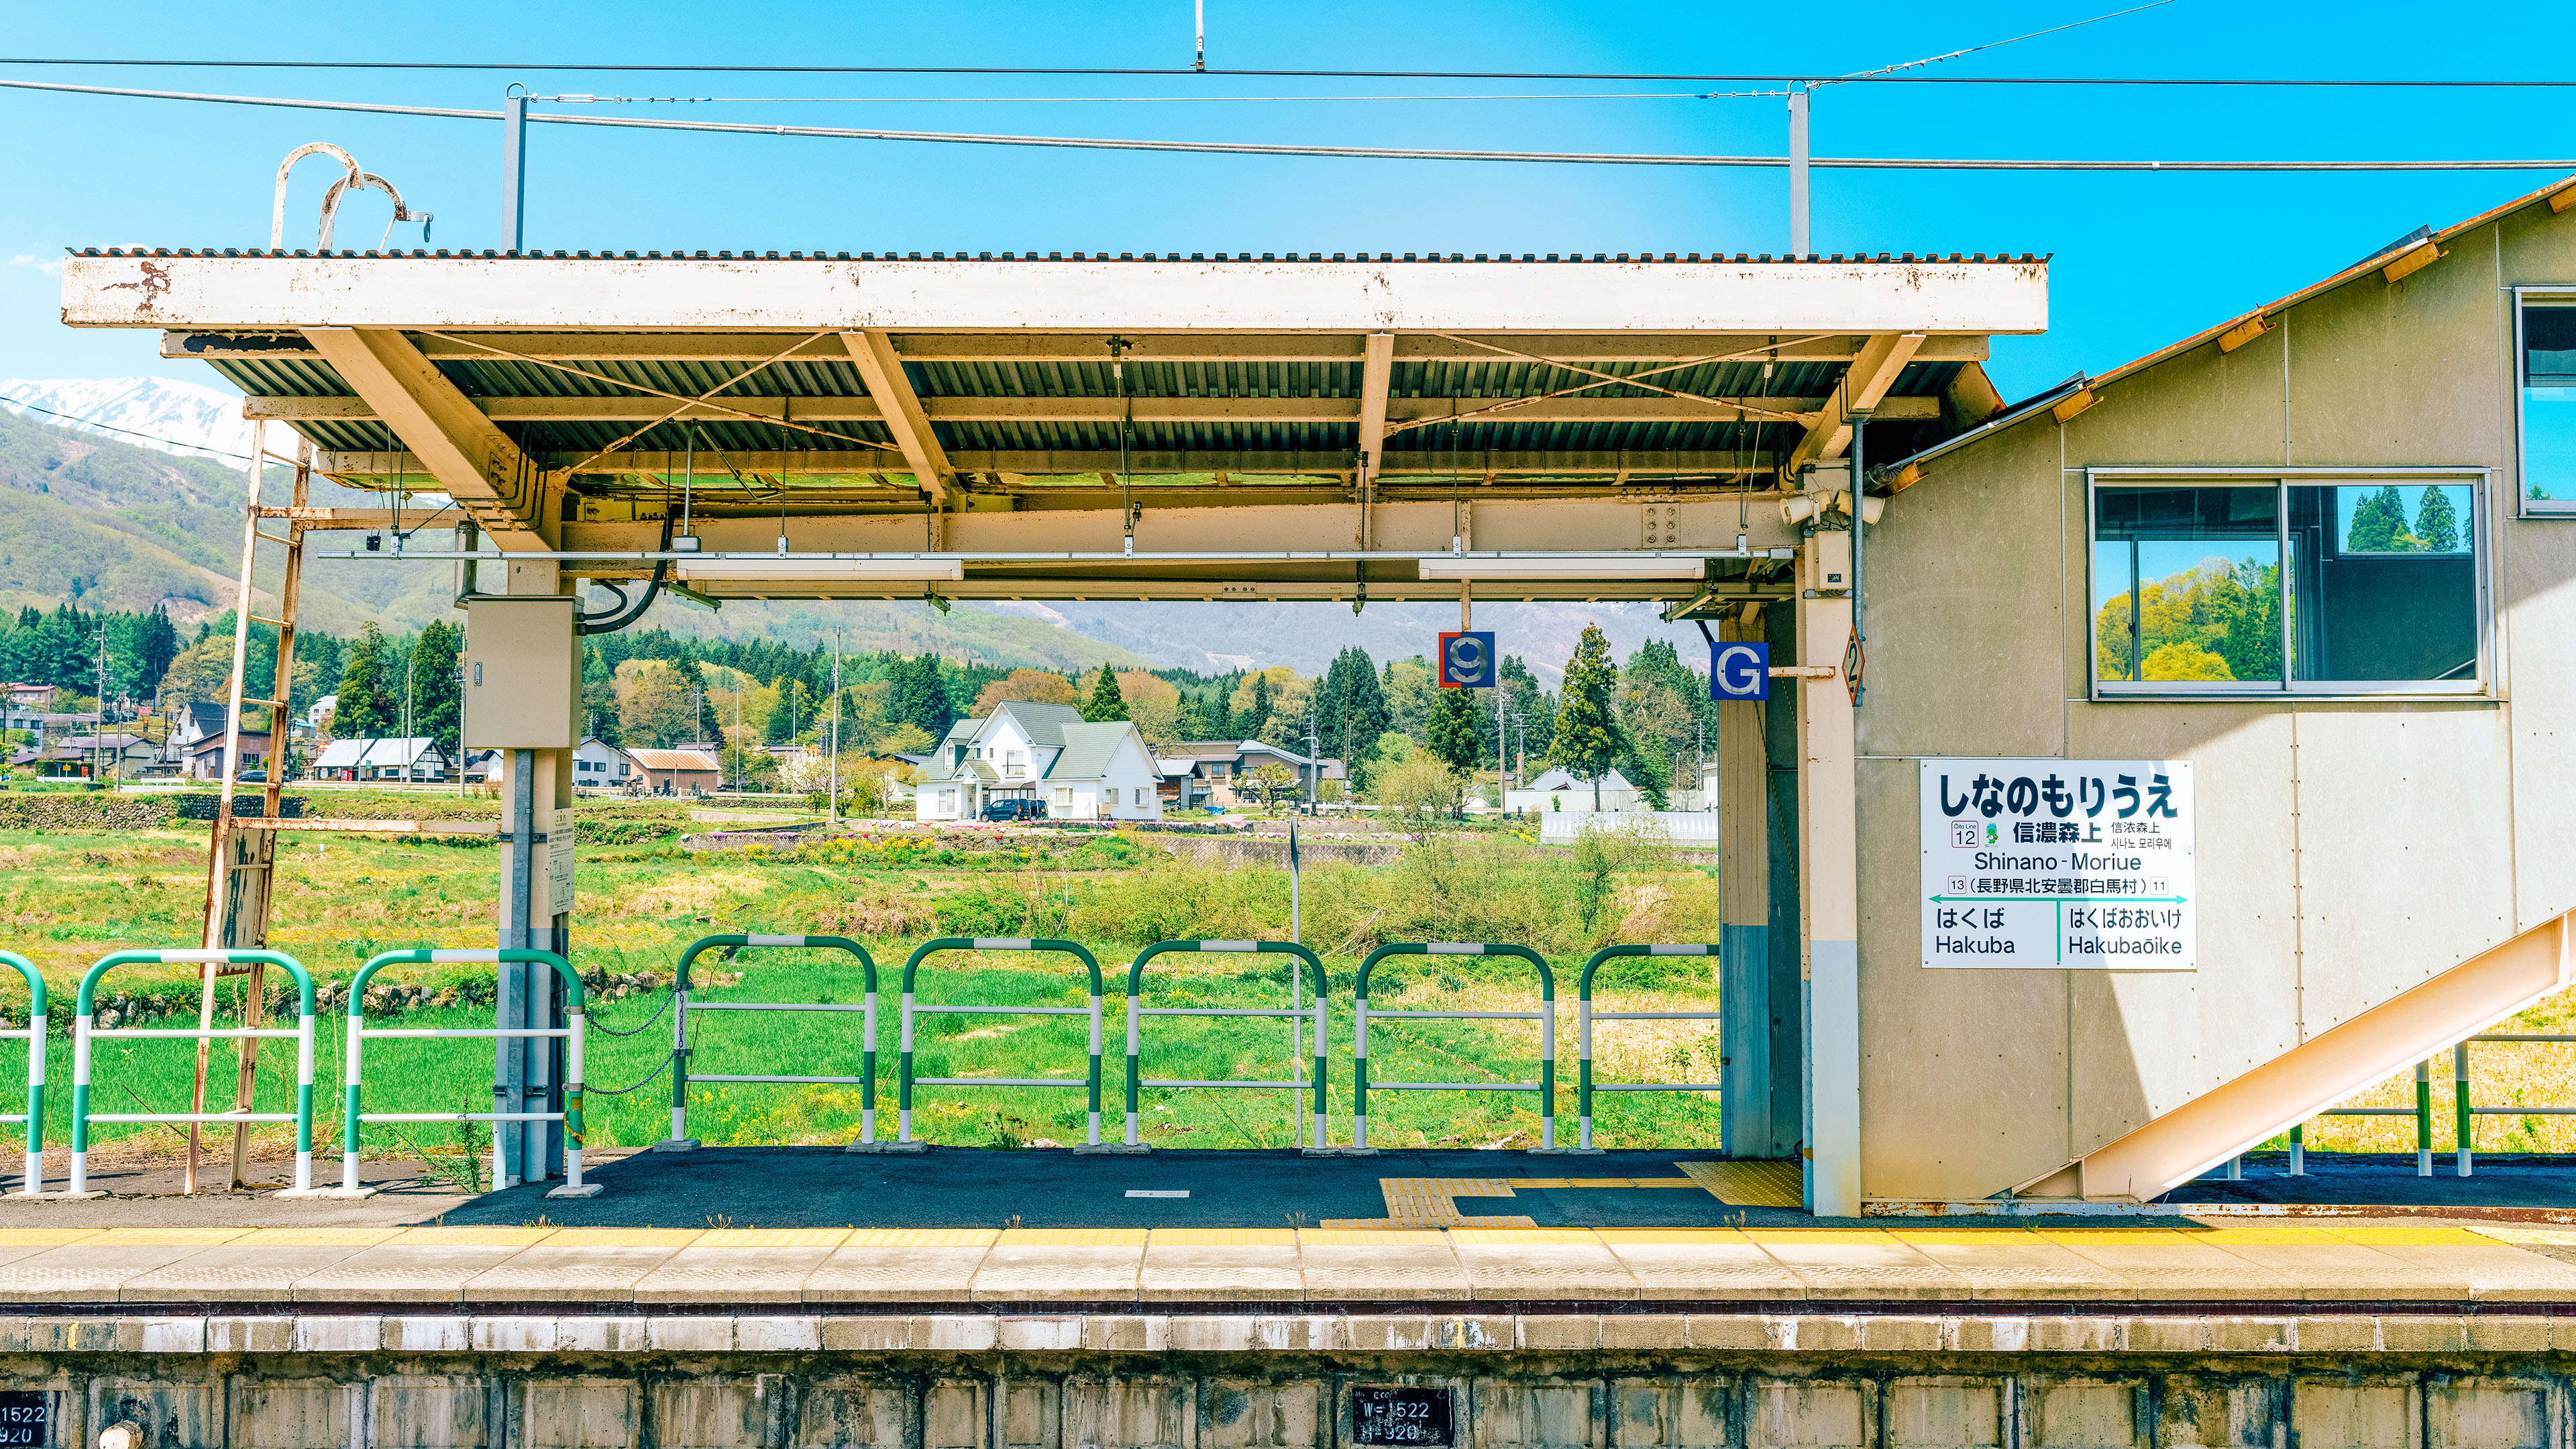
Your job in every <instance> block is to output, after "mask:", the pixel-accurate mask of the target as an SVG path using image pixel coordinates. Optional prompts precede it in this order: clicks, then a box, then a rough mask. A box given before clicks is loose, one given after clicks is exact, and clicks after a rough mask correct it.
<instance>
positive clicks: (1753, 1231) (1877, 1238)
mask: <svg viewBox="0 0 2576 1449" xmlns="http://www.w3.org/2000/svg"><path fill="white" fill-rule="evenodd" d="M1742 1231H1743V1233H1744V1236H1745V1237H1747V1238H1750V1239H1752V1240H1753V1241H1754V1242H1757V1243H1781V1244H1785V1245H1787V1246H1790V1247H1831V1248H1850V1247H1887V1246H1891V1245H1893V1244H1894V1243H1895V1241H1896V1239H1895V1238H1894V1237H1892V1236H1890V1235H1889V1234H1888V1233H1886V1232H1884V1231H1882V1230H1881V1229H1878V1228H1745V1229H1743V1230H1742Z"/></svg>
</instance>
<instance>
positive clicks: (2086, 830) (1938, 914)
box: [1923, 759, 2194, 971]
mask: <svg viewBox="0 0 2576 1449" xmlns="http://www.w3.org/2000/svg"><path fill="white" fill-rule="evenodd" d="M2193 825H2194V817H2193V814H2192V801H2191V762H2190V761H2189V760H1974V759H1970V760H1935V759H1927V760H1925V761H1923V964H1924V965H1926V966H1988V967H1994V966H2001V967H2039V968H2043V969H2047V970H2057V969H2061V968H2068V967H2072V968H2082V969H2091V970H2097V971H2189V970H2191V969H2192V949H2193V939H2192V937H2193V919H2192V904H2193V900H2192V898H2193V889H2192V886H2193V880H2192V866H2191V848H2192V833H2193Z"/></svg>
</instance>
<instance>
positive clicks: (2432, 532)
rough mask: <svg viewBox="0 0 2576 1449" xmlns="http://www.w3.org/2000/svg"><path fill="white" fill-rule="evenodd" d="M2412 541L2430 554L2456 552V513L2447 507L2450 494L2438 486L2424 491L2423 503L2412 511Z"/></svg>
mask: <svg viewBox="0 0 2576 1449" xmlns="http://www.w3.org/2000/svg"><path fill="white" fill-rule="evenodd" d="M2415 541H2416V544H2417V546H2418V547H2421V548H2425V549H2429V550H2431V551H2432V552H2434V553H2458V552H2459V551H2460V515H2459V511H2458V510H2457V509H2455V508H2453V507H2452V506H2451V495H2450V491H2449V490H2448V489H2445V488H2443V487H2442V486H2441V485H2439V484H2435V485H2433V486H2431V487H2429V488H2426V489H2425V490H2424V501H2423V502H2422V503H2421V504H2419V505H2417V507H2416V509H2415Z"/></svg>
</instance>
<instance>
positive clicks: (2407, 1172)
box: [2158, 1152, 2576, 1209]
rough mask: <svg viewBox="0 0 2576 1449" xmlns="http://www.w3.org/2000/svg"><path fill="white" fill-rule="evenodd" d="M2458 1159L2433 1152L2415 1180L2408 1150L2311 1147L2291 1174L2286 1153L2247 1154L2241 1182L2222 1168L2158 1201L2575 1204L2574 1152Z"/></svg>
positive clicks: (2476, 1205)
mask: <svg viewBox="0 0 2576 1449" xmlns="http://www.w3.org/2000/svg"><path fill="white" fill-rule="evenodd" d="M2458 1160H2459V1159H2458V1157H2457V1156H2456V1155H2455V1154H2453V1153H2449V1152H2436V1153H2434V1154H2433V1175H2432V1176H2431V1177H2418V1176H2416V1175H2415V1154H2414V1153H2412V1152H2334V1153H2319V1152H2311V1153H2309V1154H2308V1157H2307V1171H2306V1172H2305V1173H2303V1174H2302V1175H2300V1176H2298V1177H2292V1176H2290V1154H2288V1153H2287V1152H2249V1153H2247V1154H2245V1165H2244V1172H2245V1175H2244V1177H2243V1178H2242V1179H2240V1180H2238V1181H2235V1182H2230V1181H2228V1180H2227V1169H2226V1167H2225V1166H2223V1165H2222V1166H2220V1167H2218V1168H2216V1169H2215V1170H2213V1171H2211V1172H2209V1173H2206V1174H2204V1175H2202V1176H2201V1177H2200V1178H2198V1179H2197V1180H2195V1181H2192V1182H2188V1183H2185V1184H2183V1185H2182V1186H2181V1187H2178V1188H2175V1189H2174V1190H2173V1191H2172V1192H2169V1193H2167V1194H2165V1195H2164V1196H2163V1197H2162V1198H2160V1199H2158V1201H2160V1202H2168V1203H2182V1204H2186V1205H2188V1204H2193V1203H2280V1204H2341V1203H2370V1204H2373V1205H2377V1206H2383V1207H2458V1208H2504V1207H2510V1208H2567V1209H2576V1157H2568V1156H2562V1155H2557V1154H2542V1153H2503V1152H2489V1153H2481V1154H2479V1155H2478V1156H2477V1157H2476V1158H2475V1159H2474V1161H2473V1163H2472V1172H2471V1175H2470V1176H2468V1177H2461V1176H2459V1175H2457V1172H2456V1165H2457V1163H2458Z"/></svg>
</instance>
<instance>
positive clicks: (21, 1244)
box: [0, 1228, 106, 1249]
mask: <svg viewBox="0 0 2576 1449" xmlns="http://www.w3.org/2000/svg"><path fill="white" fill-rule="evenodd" d="M104 1231H106V1230H105V1229H103V1228H0V1249H6V1248H59V1247H61V1246H63V1245H64V1244H65V1243H77V1242H79V1241H80V1240H81V1239H83V1238H95V1237H97V1236H98V1235H99V1234H100V1233H102V1232H104Z"/></svg>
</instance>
